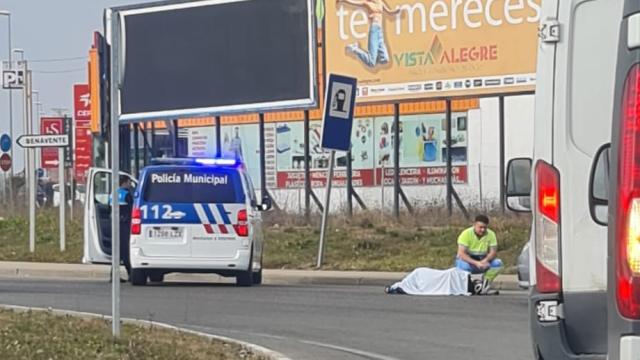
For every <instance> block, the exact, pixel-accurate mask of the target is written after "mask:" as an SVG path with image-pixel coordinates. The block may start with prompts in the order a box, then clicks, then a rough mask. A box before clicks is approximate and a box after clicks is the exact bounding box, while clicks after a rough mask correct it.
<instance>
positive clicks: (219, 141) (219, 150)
mask: <svg viewBox="0 0 640 360" xmlns="http://www.w3.org/2000/svg"><path fill="white" fill-rule="evenodd" d="M216 157H219V158H220V157H222V124H221V121H220V116H216Z"/></svg>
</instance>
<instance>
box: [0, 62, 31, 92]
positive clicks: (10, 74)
mask: <svg viewBox="0 0 640 360" xmlns="http://www.w3.org/2000/svg"><path fill="white" fill-rule="evenodd" d="M26 72H27V69H26V63H25V62H24V61H18V62H9V61H4V62H3V64H2V88H3V89H23V88H24V87H25V85H26V81H27V76H26Z"/></svg>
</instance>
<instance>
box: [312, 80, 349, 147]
mask: <svg viewBox="0 0 640 360" xmlns="http://www.w3.org/2000/svg"><path fill="white" fill-rule="evenodd" d="M357 83H358V80H357V79H355V78H351V77H347V76H342V75H336V74H329V81H328V82H327V92H326V95H325V101H324V113H323V117H322V141H321V144H322V148H323V149H325V150H338V151H349V148H350V147H351V128H352V126H353V113H354V111H355V107H356V86H357Z"/></svg>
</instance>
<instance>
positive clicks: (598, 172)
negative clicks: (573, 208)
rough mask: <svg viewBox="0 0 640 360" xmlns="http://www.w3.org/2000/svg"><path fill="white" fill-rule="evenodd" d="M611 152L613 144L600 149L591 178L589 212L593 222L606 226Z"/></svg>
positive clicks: (594, 161) (592, 168)
mask: <svg viewBox="0 0 640 360" xmlns="http://www.w3.org/2000/svg"><path fill="white" fill-rule="evenodd" d="M610 150H611V144H605V145H603V146H602V147H600V149H598V152H596V156H595V158H594V160H593V165H592V167H591V175H590V176H589V212H590V213H591V218H592V219H593V221H595V222H596V223H598V224H600V225H604V226H606V225H607V217H608V213H609V170H610V163H609V155H610V154H609V152H610Z"/></svg>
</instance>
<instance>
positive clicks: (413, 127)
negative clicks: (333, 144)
mask: <svg viewBox="0 0 640 360" xmlns="http://www.w3.org/2000/svg"><path fill="white" fill-rule="evenodd" d="M452 120H453V122H452V124H451V128H452V138H451V155H452V162H453V170H452V173H453V182H454V184H464V183H467V182H468V173H467V162H468V160H467V159H468V130H467V129H468V123H467V122H468V119H467V113H466V112H455V113H453V114H452ZM446 126H447V124H446V120H445V115H444V114H419V115H404V116H401V117H400V129H399V130H400V183H401V184H402V185H443V184H445V183H446V159H447V144H446ZM393 130H394V129H393V117H392V116H379V117H361V118H356V119H354V126H353V130H352V133H351V152H352V156H353V158H352V167H353V185H354V186H356V187H372V186H380V185H382V184H383V183H384V184H385V186H386V185H389V186H391V185H393V174H394V169H393V144H394V143H395V141H396V140H395V138H394V131H393ZM258 131H259V129H258V125H257V124H244V125H239V124H229V125H223V126H222V129H221V140H222V142H223V144H222V149H223V151H224V152H225V156H235V157H238V156H240V157H242V158H243V159H244V161H245V162H246V164H247V167H248V169H249V174H250V176H251V178H252V180H253V182H254V184H256V185H257V184H260V152H259V137H258V136H259V132H258ZM321 132H322V123H321V122H320V121H311V122H310V123H309V163H310V168H311V186H312V187H324V186H326V180H327V168H328V166H329V155H330V153H329V152H328V151H323V150H322V146H321ZM188 143H189V156H191V157H209V156H214V154H215V148H216V146H215V130H214V128H213V127H202V128H190V129H189V139H188ZM304 148H305V144H304V123H303V122H301V121H290V122H276V123H267V124H265V168H266V169H265V175H266V183H267V186H268V187H269V188H272V189H301V188H304V160H305V157H304ZM346 166H347V157H346V153H344V152H340V153H338V154H337V155H336V167H335V172H334V184H335V186H338V187H340V186H346V181H347V173H346Z"/></svg>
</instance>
